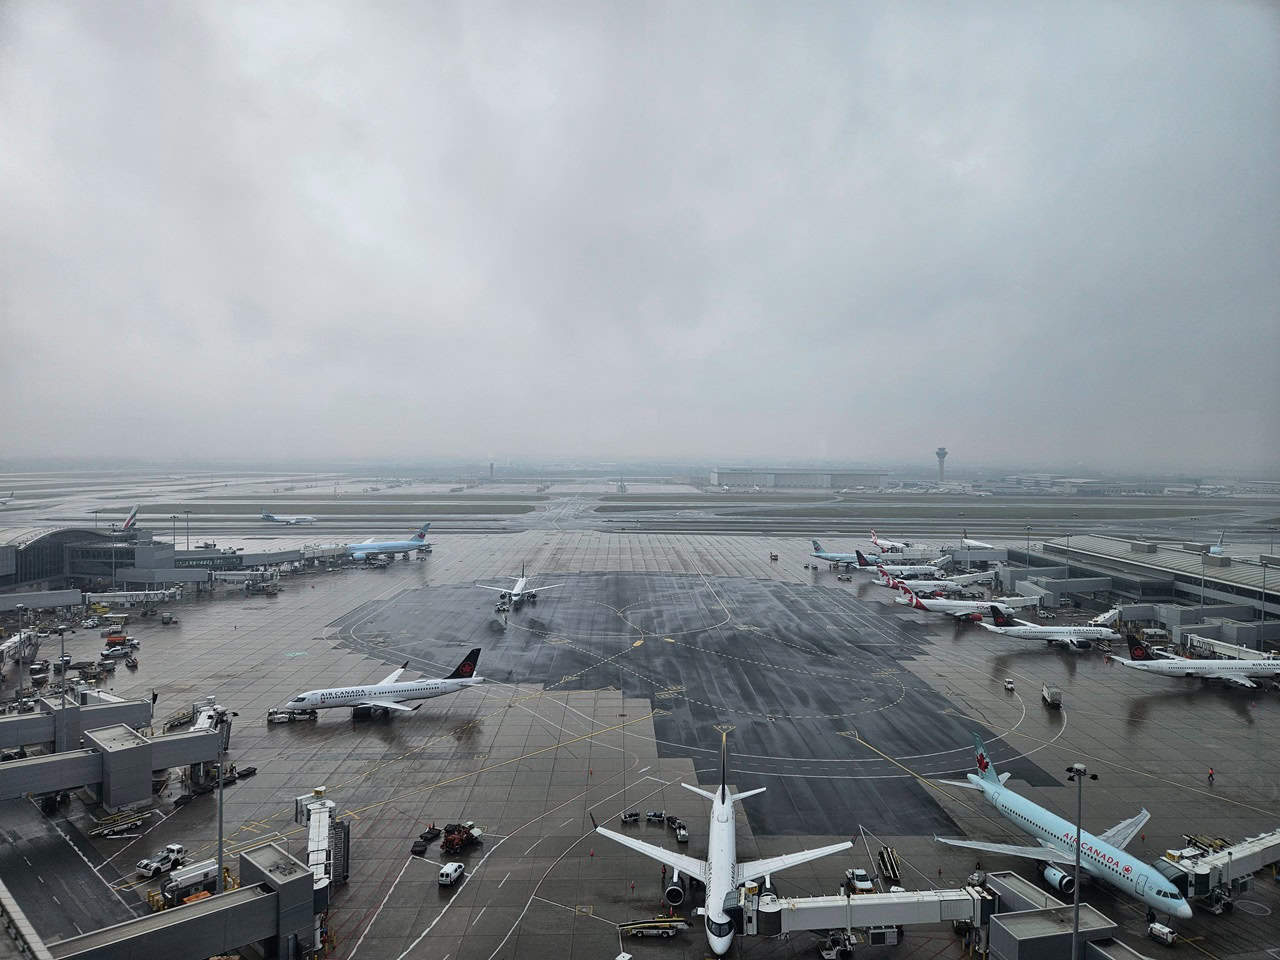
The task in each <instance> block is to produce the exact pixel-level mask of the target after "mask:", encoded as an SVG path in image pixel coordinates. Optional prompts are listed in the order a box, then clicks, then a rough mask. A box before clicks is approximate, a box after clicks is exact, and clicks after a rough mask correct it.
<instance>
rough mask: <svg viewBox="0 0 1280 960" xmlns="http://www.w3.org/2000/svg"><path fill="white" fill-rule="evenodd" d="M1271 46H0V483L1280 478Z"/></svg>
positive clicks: (765, 21)
mask: <svg viewBox="0 0 1280 960" xmlns="http://www.w3.org/2000/svg"><path fill="white" fill-rule="evenodd" d="M1278 38H1280V15H1278V14H1277V7H1276V6H1275V5H1272V4H1263V3H1257V4H1249V3H1226V2H1217V0H1215V2H1203V3H1177V2H1171V0H1157V2H1153V3H1141V2H1116V3H1107V4H1088V3H1086V4H1062V3H1060V2H1052V3H1045V4H1033V3H1015V4H1010V3H999V4H996V3H993V4H990V5H983V4H953V3H914V4H902V3H884V4H877V3H865V2H860V3H856V4H853V3H828V4H796V3H776V4H744V3H740V2H735V3H729V4H724V5H719V4H714V3H696V4H690V3H685V2H678V3H672V4H657V3H639V2H636V3H611V2H597V3H586V2H582V3H556V4H550V3H530V2H527V0H517V2H512V3H510V4H482V3H478V2H473V0H468V2H465V3H460V4H457V5H454V4H445V3H422V2H406V3H403V4H391V3H383V4H373V3H367V2H359V3H357V2H352V3H349V4H332V5H330V4H320V3H315V4H299V3H292V2H291V3H278V4H276V3H267V2H253V3H245V4H236V3H229V2H221V0H220V2H217V3H214V2H206V3H180V2H173V3H123V2H121V3H114V2H104V3H83V2H74V3H67V4H60V3H55V2H48V0H40V2H9V3H5V4H4V5H2V6H0V187H2V189H0V323H2V326H3V330H2V333H3V337H2V339H0V406H3V408H4V409H3V420H2V421H0V423H3V426H0V455H18V456H21V455H51V454H52V455H60V454H69V455H75V454H87V455H98V454H108V453H111V452H126V453H129V454H141V455H151V456H167V455H170V454H171V455H174V456H175V457H183V456H200V457H203V458H208V457H216V456H237V457H253V456H259V455H271V456H276V457H279V456H294V455H297V456H308V457H314V456H340V457H387V456H396V457H402V458H406V459H407V458H411V457H413V456H414V455H422V456H426V457H430V456H437V455H441V456H443V455H449V456H468V457H471V456H474V457H482V458H488V457H497V458H500V459H501V458H504V457H508V456H526V457H527V456H537V455H539V454H546V455H547V456H560V455H574V456H585V457H591V456H595V457H602V458H615V457H628V456H632V457H643V456H666V457H691V458H697V459H729V458H746V459H754V460H760V461H764V460H768V459H770V458H773V457H779V458H781V457H787V458H805V457H810V456H811V457H814V458H837V459H850V460H859V461H876V460H893V461H909V460H912V459H913V458H916V457H918V458H919V460H920V461H921V463H922V464H929V463H932V462H933V449H934V447H935V446H937V445H939V444H944V445H946V446H948V447H949V448H950V449H951V451H952V454H951V459H950V461H949V463H950V464H954V465H956V466H961V465H966V466H971V465H975V464H982V463H993V462H1000V463H1026V464H1028V465H1030V464H1050V463H1059V464H1069V463H1082V464H1089V465H1098V466H1109V467H1117V468H1126V469H1130V470H1141V469H1144V468H1150V469H1154V470H1159V469H1166V468H1178V467H1186V468H1191V469H1202V468H1205V467H1211V466H1212V465H1214V464H1221V465H1222V466H1223V467H1224V468H1232V469H1234V468H1239V469H1243V470H1248V471H1265V472H1272V471H1274V470H1275V469H1276V464H1277V460H1278V458H1280V453H1278V451H1280V375H1278V371H1280V173H1278V172H1277V171H1278V170H1280V163H1278V161H1277V158H1280V40H1278Z"/></svg>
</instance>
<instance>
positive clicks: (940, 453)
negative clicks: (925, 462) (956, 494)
mask: <svg viewBox="0 0 1280 960" xmlns="http://www.w3.org/2000/svg"><path fill="white" fill-rule="evenodd" d="M933 455H934V456H935V457H937V458H938V482H939V483H941V482H942V465H943V463H944V462H945V461H946V459H947V448H946V447H939V448H938V449H937V450H935V451H934V454H933Z"/></svg>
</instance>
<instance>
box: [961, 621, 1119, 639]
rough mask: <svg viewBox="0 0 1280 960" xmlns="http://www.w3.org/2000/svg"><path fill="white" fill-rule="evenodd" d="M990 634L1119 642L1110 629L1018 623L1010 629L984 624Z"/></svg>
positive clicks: (1025, 637) (1019, 637) (1117, 635)
mask: <svg viewBox="0 0 1280 960" xmlns="http://www.w3.org/2000/svg"><path fill="white" fill-rule="evenodd" d="M983 626H984V627H986V628H987V629H988V630H990V631H991V632H992V633H1003V634H1004V635H1005V636H1006V637H1017V638H1018V639H1019V640H1119V639H1120V634H1118V633H1116V632H1115V631H1114V630H1112V629H1111V628H1110V627H1089V626H1079V627H1042V626H1039V625H1038V624H1034V623H1019V624H1016V625H1014V626H1012V627H996V626H992V625H991V624H989V623H984V624H983Z"/></svg>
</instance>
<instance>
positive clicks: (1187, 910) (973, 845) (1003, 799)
mask: <svg viewBox="0 0 1280 960" xmlns="http://www.w3.org/2000/svg"><path fill="white" fill-rule="evenodd" d="M973 745H974V761H975V762H976V763H977V765H978V772H977V773H976V774H975V773H970V774H968V775H967V777H966V780H964V781H957V780H939V781H937V782H938V783H945V784H947V785H948V786H952V787H963V788H964V789H966V790H979V791H981V792H982V795H983V796H984V797H986V798H987V801H988V802H989V803H990V804H991V805H992V806H993V807H995V808H996V810H997V811H998V812H999V813H1000V814H1001V815H1002V816H1003V817H1004V818H1005V819H1006V820H1008V821H1009V822H1010V823H1012V824H1013V825H1014V826H1015V827H1017V828H1018V829H1019V830H1021V831H1023V832H1024V833H1028V834H1030V835H1031V836H1032V837H1033V838H1035V841H1036V842H1035V844H1034V845H1033V846H1025V847H1020V846H1017V845H1015V844H1008V843H978V842H976V841H973V840H948V839H946V838H944V837H934V839H935V840H937V841H938V842H939V843H946V844H949V845H951V846H953V847H968V848H969V849H971V850H981V851H982V852H983V853H996V854H1001V855H1003V856H1010V857H1024V858H1026V859H1028V860H1038V861H1040V862H1041V863H1043V864H1044V879H1045V882H1047V883H1048V884H1049V886H1051V887H1053V888H1054V889H1055V890H1057V891H1058V892H1059V893H1062V894H1067V895H1070V894H1071V893H1072V892H1073V891H1074V890H1075V879H1074V877H1073V876H1072V873H1073V871H1074V868H1075V858H1076V844H1077V843H1079V846H1080V869H1081V870H1082V871H1084V872H1085V873H1087V874H1088V875H1089V876H1091V877H1093V878H1094V879H1095V880H1103V881H1106V882H1107V883H1109V884H1111V885H1112V886H1113V887H1115V888H1116V889H1118V890H1120V892H1122V893H1125V894H1128V895H1129V896H1131V897H1133V898H1134V899H1135V900H1137V901H1139V902H1140V903H1144V904H1146V905H1147V908H1148V910H1150V911H1153V912H1157V913H1166V914H1169V915H1170V916H1174V917H1179V918H1181V919H1183V920H1186V919H1188V918H1189V917H1190V916H1191V905H1190V904H1189V903H1187V901H1186V900H1185V899H1184V898H1183V896H1182V894H1181V893H1179V892H1178V889H1177V887H1175V886H1174V885H1173V884H1172V883H1170V882H1169V881H1168V880H1166V879H1165V878H1164V877H1163V876H1161V875H1160V872H1159V871H1158V870H1157V869H1156V868H1155V867H1153V866H1152V865H1151V864H1149V863H1143V862H1142V860H1141V859H1139V858H1138V857H1135V856H1132V855H1130V854H1128V853H1125V851H1124V848H1125V847H1126V846H1128V844H1129V843H1130V842H1131V841H1132V840H1133V838H1134V837H1136V836H1137V835H1138V833H1139V831H1141V830H1142V828H1143V827H1144V826H1146V823H1147V821H1148V820H1149V819H1151V814H1150V813H1148V812H1147V811H1146V810H1142V811H1141V812H1139V813H1138V814H1137V815H1136V816H1133V817H1130V818H1129V819H1128V820H1124V821H1121V822H1120V823H1117V824H1116V825H1115V826H1114V827H1112V828H1111V829H1110V830H1107V831H1106V832H1104V833H1103V834H1102V835H1101V836H1097V837H1095V836H1094V835H1093V834H1091V833H1089V832H1088V831H1087V830H1082V831H1080V835H1079V837H1077V836H1076V828H1075V825H1074V824H1071V823H1069V822H1068V821H1066V820H1064V819H1062V817H1059V816H1058V815H1057V814H1054V813H1050V812H1049V811H1048V810H1046V809H1045V808H1044V807H1042V806H1040V805H1039V804H1038V803H1033V802H1032V801H1030V800H1028V799H1027V798H1026V797H1024V796H1021V795H1020V794H1018V793H1015V792H1014V791H1013V790H1011V789H1009V788H1008V787H1006V786H1005V781H1006V780H1008V779H1009V774H1007V773H1003V774H999V775H997V774H996V768H995V765H994V764H993V763H992V762H991V758H990V756H989V755H988V753H987V748H986V746H984V745H983V743H982V738H981V737H979V736H978V735H977V734H976V733H975V734H974V735H973Z"/></svg>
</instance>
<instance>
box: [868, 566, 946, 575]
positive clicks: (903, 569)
mask: <svg viewBox="0 0 1280 960" xmlns="http://www.w3.org/2000/svg"><path fill="white" fill-rule="evenodd" d="M867 569H868V570H873V571H875V572H877V573H880V572H882V571H883V572H884V573H887V574H888V575H889V576H891V577H941V576H942V575H943V574H945V573H946V571H945V570H943V569H942V568H941V567H935V566H933V565H932V564H923V565H922V564H915V565H912V566H901V565H897V566H886V565H885V564H880V565H879V566H877V567H867Z"/></svg>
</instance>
